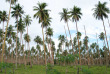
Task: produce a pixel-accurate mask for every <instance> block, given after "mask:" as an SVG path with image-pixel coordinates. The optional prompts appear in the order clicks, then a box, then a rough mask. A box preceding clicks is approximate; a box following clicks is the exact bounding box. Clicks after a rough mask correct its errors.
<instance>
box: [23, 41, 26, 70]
mask: <svg viewBox="0 0 110 74" xmlns="http://www.w3.org/2000/svg"><path fill="white" fill-rule="evenodd" d="M25 50H26V41H25ZM23 51H24V49H23ZM23 54H24V64H25V68H26V59H25V53H24V52H23Z"/></svg>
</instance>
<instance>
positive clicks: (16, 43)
mask: <svg viewBox="0 0 110 74" xmlns="http://www.w3.org/2000/svg"><path fill="white" fill-rule="evenodd" d="M17 40H18V17H17V36H16V69H17V57H18V56H17V54H18V50H17V46H18V45H17Z"/></svg>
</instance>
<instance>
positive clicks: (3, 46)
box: [1, 3, 11, 63]
mask: <svg viewBox="0 0 110 74" xmlns="http://www.w3.org/2000/svg"><path fill="white" fill-rule="evenodd" d="M10 12H11V3H10V9H9V15H8V21H7V26H6V32H5V36H4V42H3V45H2V57H1V63H2V62H3V54H4V48H5V40H6V35H7V28H8V24H9V20H10Z"/></svg>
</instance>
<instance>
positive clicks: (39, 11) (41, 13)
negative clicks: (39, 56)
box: [33, 3, 49, 65]
mask: <svg viewBox="0 0 110 74" xmlns="http://www.w3.org/2000/svg"><path fill="white" fill-rule="evenodd" d="M46 7H47V4H46V3H37V6H34V9H33V10H34V11H36V13H35V14H34V18H37V19H39V23H42V22H43V21H46V19H47V18H48V16H49V14H48V11H49V10H47V9H45V8H46ZM41 26H42V35H43V47H44V55H45V65H46V64H47V63H46V53H45V43H44V32H43V28H44V27H43V23H42V25H41Z"/></svg>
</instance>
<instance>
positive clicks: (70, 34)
mask: <svg viewBox="0 0 110 74" xmlns="http://www.w3.org/2000/svg"><path fill="white" fill-rule="evenodd" d="M67 27H68V31H69V35H70V39H71V44H72V50H73V41H72V38H71V33H70V29H69V26H68V22H67ZM73 54H74V50H73Z"/></svg>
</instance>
